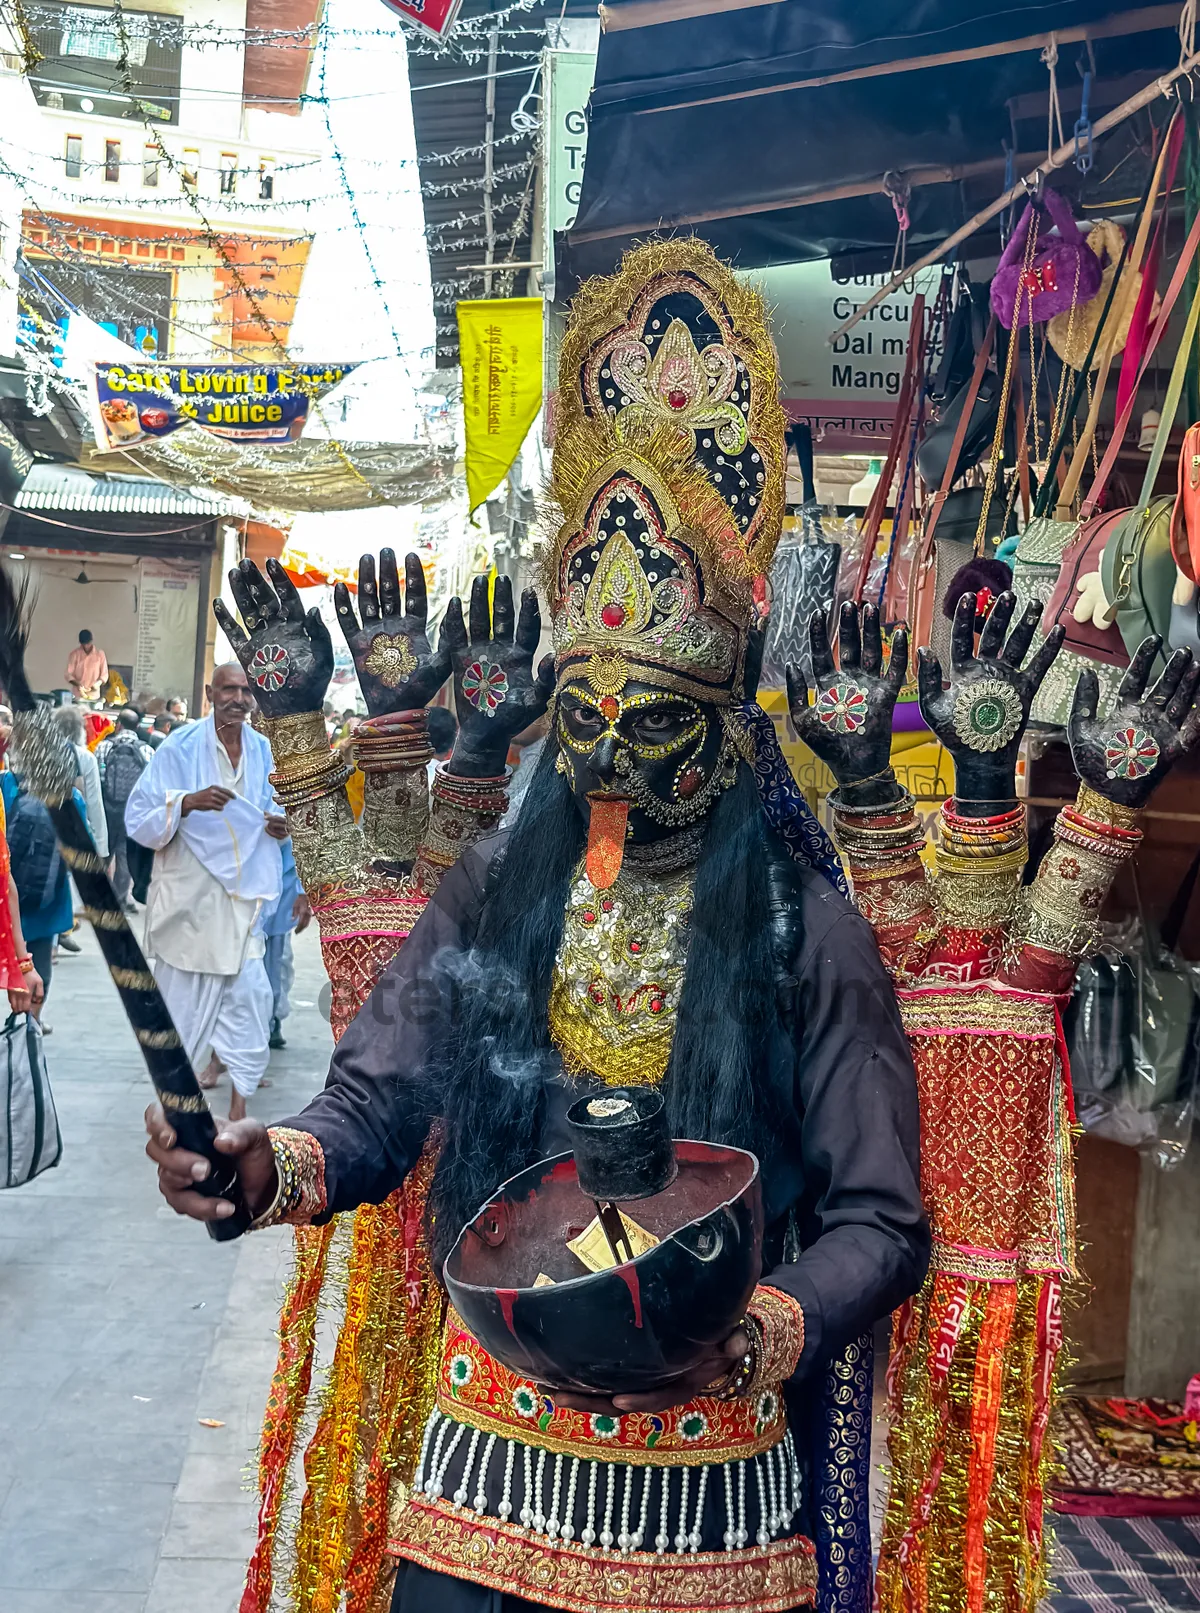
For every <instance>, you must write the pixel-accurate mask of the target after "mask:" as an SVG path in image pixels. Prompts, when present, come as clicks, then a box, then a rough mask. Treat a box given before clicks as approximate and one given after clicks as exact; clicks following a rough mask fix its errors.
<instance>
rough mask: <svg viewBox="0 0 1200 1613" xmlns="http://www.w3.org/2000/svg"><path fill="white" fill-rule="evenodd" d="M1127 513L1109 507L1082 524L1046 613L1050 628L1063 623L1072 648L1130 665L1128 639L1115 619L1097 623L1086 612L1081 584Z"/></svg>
mask: <svg viewBox="0 0 1200 1613" xmlns="http://www.w3.org/2000/svg"><path fill="white" fill-rule="evenodd" d="M1127 514H1128V511H1126V510H1109V511H1108V512H1107V514H1105V515H1097V516H1095V517H1093V519H1092V520H1090V521H1087V522H1085V523H1084V524H1083V525H1082V526H1080V528H1079V530H1078V532H1077V533H1076V534H1075V537H1074V538H1073V539H1072V540H1071V542H1070V543H1069V544H1068V545H1067V547H1066V549H1065V551H1064V553H1063V558H1062V570H1061V571H1060V572H1059V574H1058V581H1057V582H1056V583H1055V585H1054V592H1053V593H1052V594H1051V595H1050V598H1049V600H1048V601H1047V603H1046V609H1045V612H1044V613H1043V614H1044V620H1045V622H1046V630H1047V631H1049V629H1050V628H1052V627H1054V626H1055V625H1056V623H1061V624H1062V626H1063V628H1064V629H1065V630H1066V637H1065V639H1064V640H1063V643H1064V645H1065V646H1066V648H1067V649H1068V650H1074V651H1075V653H1076V654H1077V655H1086V656H1087V658H1088V660H1089V661H1102V662H1104V663H1105V664H1106V665H1108V666H1122V667H1124V666H1128V665H1129V652H1128V651H1127V650H1126V648H1125V640H1124V639H1123V638H1122V637H1121V634H1120V631H1119V630H1118V628H1117V625H1116V622H1115V620H1114V621H1112V622H1109V623H1107V624H1106V625H1105V626H1104V627H1097V626H1096V623H1095V621H1094V619H1093V613H1092V611H1091V610H1087V611H1086V612H1084V610H1083V603H1084V601H1083V597H1082V596H1081V593H1080V589H1079V584H1080V582H1082V580H1083V579H1084V578H1085V577H1087V576H1089V575H1092V574H1094V573H1097V572H1099V570H1100V558H1101V556H1102V555H1103V553H1104V545H1105V544H1106V543H1107V542H1108V540H1109V538H1110V537H1111V536H1112V533H1113V528H1114V527H1115V526H1119V525H1120V523H1121V521H1122V520H1124V518H1125V516H1126V515H1127ZM1077 609H1078V610H1079V611H1080V615H1078V616H1077V615H1076V610H1077ZM1081 617H1082V619H1081Z"/></svg>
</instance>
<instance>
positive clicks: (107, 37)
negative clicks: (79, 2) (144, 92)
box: [58, 6, 150, 67]
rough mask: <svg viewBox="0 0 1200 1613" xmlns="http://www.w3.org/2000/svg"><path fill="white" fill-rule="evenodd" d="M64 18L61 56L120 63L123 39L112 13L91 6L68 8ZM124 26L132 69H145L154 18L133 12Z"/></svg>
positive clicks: (62, 15)
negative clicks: (87, 57) (151, 21)
mask: <svg viewBox="0 0 1200 1613" xmlns="http://www.w3.org/2000/svg"><path fill="white" fill-rule="evenodd" d="M61 18H62V20H61V22H60V24H59V26H60V28H61V30H62V35H61V39H60V42H59V47H58V49H59V55H61V56H90V57H91V58H92V60H93V61H97V62H116V61H119V60H120V58H121V36H120V34H119V33H118V31H117V29H116V28H114V27H113V23H112V15H111V13H106V12H104V11H102V10H95V9H93V8H92V7H90V6H87V7H85V6H64V7H63V8H62V12H61ZM124 22H125V38H126V40H127V42H128V52H127V59H128V61H129V65H130V66H131V67H144V66H145V65H146V49H147V46H148V45H149V43H150V18H149V17H148V16H147V15H146V14H145V13H144V12H137V11H130V12H128V13H126V15H125V17H124Z"/></svg>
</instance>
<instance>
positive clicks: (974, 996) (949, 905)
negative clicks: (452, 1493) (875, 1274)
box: [788, 593, 1200, 1613]
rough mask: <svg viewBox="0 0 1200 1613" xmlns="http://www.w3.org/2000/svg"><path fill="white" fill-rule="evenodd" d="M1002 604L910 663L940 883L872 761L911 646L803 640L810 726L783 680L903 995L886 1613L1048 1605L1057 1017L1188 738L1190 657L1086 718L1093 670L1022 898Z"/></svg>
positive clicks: (818, 636) (883, 741)
mask: <svg viewBox="0 0 1200 1613" xmlns="http://www.w3.org/2000/svg"><path fill="white" fill-rule="evenodd" d="M1015 605H1016V601H1015V599H1014V596H1013V595H1012V594H1011V593H1007V594H1002V595H1000V597H999V598H998V600H997V601H996V603H995V604H994V606H993V608H992V610H991V612H990V614H989V616H988V618H987V621H986V623H985V625H984V627H983V631H982V634H981V636H980V638H979V644H978V650H977V651H976V647H975V631H974V629H975V615H976V599H975V596H974V594H967V595H964V596H963V598H962V599H961V600H960V601H959V603H958V607H957V611H956V614H955V617H954V626H953V640H952V668H951V670H952V676H951V678H950V680H949V682H948V683H947V682H946V681H945V680H944V679H943V675H942V668H941V666H940V664H939V663H938V661H937V660H936V658H934V656H933V655H932V654H931V652H930V651H929V650H927V649H922V650H921V652H920V664H919V670H918V680H917V681H918V693H919V696H920V702H921V711H922V715H923V716H924V718H925V721H926V722H927V723H928V724H929V727H930V728H931V729H932V730H933V732H934V734H935V735H936V736H937V738H938V739H939V740H940V742H941V743H942V744H943V745H944V746H945V747H946V749H947V750H948V751H949V752H950V754H951V756H952V757H953V759H954V766H955V794H954V796H953V797H952V798H951V799H950V800H949V801H947V802H946V804H945V806H944V807H943V809H942V812H941V819H940V836H939V846H938V852H937V877H936V879H930V877H929V876H928V874H927V872H926V868H925V864H924V863H923V861H922V859H921V852H922V849H923V847H924V844H925V834H924V829H923V826H922V824H921V822H920V820H919V819H918V818H917V816H916V813H915V810H914V804H913V799H912V797H911V796H910V795H909V794H908V793H907V792H906V791H905V790H904V789H903V788H902V787H901V786H900V785H899V784H898V783H897V782H896V779H895V776H894V774H893V772H892V769H891V767H890V765H889V760H888V758H889V754H890V747H891V735H892V709H893V706H894V705H895V700H896V692H897V690H898V689H899V687H900V684H901V683H902V681H903V677H904V672H905V668H906V663H907V642H906V635H905V634H904V633H903V632H898V633H896V634H895V635H893V638H892V641H891V654H890V659H889V660H888V662H887V663H886V665H885V662H884V656H883V650H882V645H881V641H880V629H879V617H878V613H877V612H876V611H875V610H873V609H872V608H869V607H868V608H866V609H864V610H863V612H862V619H861V625H860V620H859V616H858V613H857V612H856V610H855V608H854V606H853V605H846V606H843V608H842V615H841V622H840V657H839V660H840V665H839V666H838V667H837V668H835V667H834V664H833V658H832V656H831V654H830V647H829V642H828V639H827V636H826V632H825V625H824V622H823V621H822V620H819V619H814V621H813V622H812V624H811V648H812V655H813V667H814V674H815V681H816V689H815V691H814V693H815V696H816V698H815V701H814V703H813V704H811V705H810V704H809V700H808V691H807V689H806V688H805V685H804V682H803V679H802V677H801V676H800V674H798V673H797V672H796V671H795V670H794V669H789V674H788V678H789V693H790V705H791V715H792V721H793V723H794V724H795V725H796V728H797V730H798V732H799V734H800V736H801V738H802V739H804V740H805V742H806V743H807V744H808V745H809V746H810V747H811V748H812V749H813V750H814V751H815V752H816V753H817V755H818V756H819V757H820V758H821V759H822V760H823V761H824V762H825V763H826V764H827V766H829V767H830V769H831V770H832V771H833V773H834V775H835V776H836V778H837V780H838V788H837V790H836V791H835V792H834V794H833V795H832V796H831V797H830V800H831V804H832V806H833V808H834V824H835V833H836V836H837V839H838V842H839V844H840V845H841V847H842V850H843V851H844V853H845V855H846V858H847V861H848V862H849V865H850V868H851V872H852V875H853V880H854V891H855V897H856V900H857V902H858V906H859V909H860V911H861V912H862V913H863V915H864V916H865V917H866V918H867V919H868V920H869V922H870V923H871V925H872V927H873V928H874V930H875V935H876V938H877V940H878V942H879V947H880V951H881V952H882V954H883V956H884V958H885V959H886V960H887V963H888V966H889V968H890V969H891V971H892V974H893V977H894V979H895V981H896V985H897V988H898V990H897V996H898V998H899V1001H900V1012H901V1015H902V1017H903V1020H904V1024H905V1028H906V1029H907V1031H908V1034H909V1037H910V1039H911V1043H912V1049H913V1056H914V1059H915V1062H916V1069H917V1080H918V1085H919V1089H920V1097H921V1182H922V1192H923V1195H924V1199H925V1204H926V1208H927V1210H928V1212H929V1217H930V1222H931V1225H932V1233H933V1253H932V1260H931V1263H930V1270H929V1275H928V1277H927V1278H926V1280H925V1283H924V1286H923V1287H922V1289H921V1292H920V1293H919V1294H918V1295H917V1296H916V1298H915V1299H913V1300H911V1301H909V1302H908V1303H907V1304H905V1305H904V1306H903V1307H902V1308H901V1309H900V1311H899V1312H898V1314H897V1316H896V1319H895V1323H894V1329H893V1351H892V1361H891V1367H890V1371H889V1385H890V1390H891V1407H890V1411H891V1433H890V1438H889V1449H890V1454H891V1459H892V1468H891V1479H890V1495H889V1501H888V1507H887V1513H886V1519H885V1528H884V1539H883V1546H882V1551H881V1554H880V1561H879V1569H878V1576H877V1587H876V1596H877V1605H878V1607H879V1608H880V1609H881V1610H882V1613H926V1610H936V1613H984V1610H985V1609H987V1610H988V1613H993V1610H997V1613H998V1610H1001V1609H1002V1610H1004V1613H1033V1610H1034V1609H1035V1608H1036V1607H1037V1606H1038V1604H1039V1603H1040V1602H1041V1600H1042V1598H1043V1596H1044V1595H1045V1593H1046V1588H1047V1586H1046V1535H1045V1528H1044V1523H1043V1514H1044V1509H1045V1489H1046V1483H1047V1479H1048V1475H1049V1472H1050V1469H1051V1466H1052V1464H1053V1455H1052V1449H1051V1443H1050V1440H1049V1438H1048V1436H1047V1427H1048V1423H1049V1418H1050V1414H1051V1410H1052V1405H1053V1398H1054V1390H1055V1370H1056V1366H1057V1363H1058V1359H1059V1354H1060V1350H1061V1346H1062V1322H1061V1298H1062V1289H1063V1284H1064V1283H1065V1282H1068V1281H1070V1280H1071V1279H1073V1278H1075V1277H1076V1276H1077V1275H1078V1272H1077V1266H1076V1254H1077V1251H1076V1238H1075V1214H1074V1181H1073V1169H1072V1139H1071V1128H1072V1125H1073V1123H1074V1111H1073V1108H1072V1103H1071V1091H1070V1074H1069V1071H1068V1069H1067V1064H1066V1049H1065V1045H1064V1041H1063V1035H1062V1025H1061V1020H1060V1010H1061V1008H1062V1006H1063V1005H1064V1004H1065V1002H1066V1001H1067V999H1068V998H1069V996H1070V993H1071V989H1072V986H1073V983H1074V978H1075V969H1076V965H1077V962H1078V960H1079V959H1080V958H1081V957H1082V956H1083V955H1084V953H1085V952H1086V951H1088V950H1089V949H1091V948H1092V947H1093V946H1094V944H1095V943H1096V940H1097V933H1098V932H1097V923H1096V921H1097V919H1098V917H1099V913H1100V909H1101V907H1102V906H1103V903H1104V900H1105V897H1106V895H1107V893H1108V889H1109V886H1110V884H1111V882H1112V879H1113V877H1114V876H1115V874H1116V872H1117V870H1118V869H1119V868H1120V866H1121V865H1122V863H1123V862H1125V861H1126V860H1127V859H1128V858H1130V857H1131V856H1132V855H1133V854H1134V852H1135V851H1136V849H1137V846H1138V843H1139V841H1140V840H1141V831H1140V830H1139V829H1138V827H1137V818H1138V814H1137V808H1139V807H1141V806H1144V805H1145V802H1146V800H1147V799H1148V797H1149V796H1150V793H1151V792H1152V790H1153V789H1154V788H1155V786H1156V785H1157V784H1158V783H1159V781H1160V780H1161V779H1162V777H1163V775H1164V774H1165V773H1166V772H1167V770H1168V769H1169V768H1170V767H1171V765H1172V763H1173V762H1174V761H1175V760H1176V759H1177V758H1178V757H1179V756H1180V755H1181V754H1182V753H1183V752H1184V751H1185V750H1187V749H1190V748H1191V747H1192V746H1193V745H1194V744H1195V743H1196V740H1197V738H1198V737H1200V713H1197V711H1196V710H1195V705H1194V703H1195V699H1196V695H1197V690H1198V688H1200V667H1197V666H1194V665H1193V663H1192V657H1191V654H1190V652H1189V651H1187V650H1180V651H1177V652H1176V653H1175V654H1174V655H1173V656H1171V658H1170V660H1169V661H1168V662H1166V665H1165V670H1164V671H1163V673H1162V676H1161V677H1160V678H1159V680H1158V682H1157V683H1156V684H1155V686H1154V688H1153V689H1152V690H1151V691H1150V692H1149V693H1147V692H1146V686H1147V683H1148V680H1149V675H1150V670H1151V667H1152V666H1153V664H1154V662H1155V660H1156V658H1157V657H1158V656H1159V652H1160V649H1161V641H1160V640H1158V639H1149V640H1147V641H1146V643H1145V644H1143V645H1142V647H1141V648H1140V649H1139V651H1138V652H1137V654H1136V655H1135V656H1134V657H1133V660H1132V662H1131V664H1130V668H1129V671H1128V673H1127V674H1126V676H1125V679H1124V681H1123V683H1122V684H1121V686H1120V689H1119V691H1118V694H1117V696H1116V700H1115V703H1114V704H1113V707H1112V709H1111V710H1109V711H1107V712H1105V713H1103V714H1101V715H1098V713H1097V704H1098V694H1099V690H1098V684H1097V680H1096V676H1095V674H1094V673H1093V672H1090V671H1085V672H1084V673H1083V674H1082V675H1081V676H1080V678H1079V683H1078V687H1077V689H1076V693H1075V702H1074V709H1073V711H1072V714H1071V720H1070V725H1069V730H1068V738H1069V740H1070V746H1071V756H1072V760H1073V762H1074V766H1075V770H1076V772H1077V773H1078V775H1079V777H1080V779H1081V781H1082V782H1081V784H1080V788H1079V795H1078V798H1077V800H1076V802H1075V804H1074V805H1073V806H1068V807H1064V808H1063V809H1062V811H1061V812H1060V813H1059V815H1058V819H1057V822H1056V825H1055V830H1054V844H1053V847H1052V849H1050V850H1049V851H1048V852H1047V854H1046V856H1045V857H1044V859H1043V860H1042V863H1041V865H1040V867H1039V868H1038V870H1037V874H1036V877H1035V878H1034V880H1033V882H1032V884H1030V885H1028V886H1025V885H1024V884H1023V875H1024V870H1025V864H1026V858H1027V851H1028V846H1027V839H1026V820H1025V807H1024V806H1023V805H1022V804H1021V802H1020V801H1018V799H1017V796H1016V784H1015V772H1016V762H1017V752H1018V749H1019V746H1020V743H1021V737H1022V735H1023V734H1024V731H1025V725H1026V722H1027V721H1028V718H1029V710H1030V705H1031V703H1032V701H1033V698H1034V696H1035V694H1036V693H1037V689H1038V686H1039V685H1040V683H1041V681H1042V679H1043V678H1044V677H1045V675H1046V672H1047V671H1048V669H1049V667H1050V665H1051V663H1052V662H1053V660H1054V657H1055V656H1056V655H1057V653H1058V649H1059V646H1060V644H1061V642H1062V633H1063V630H1062V628H1061V627H1056V628H1055V629H1053V631H1052V632H1051V633H1050V634H1048V635H1047V637H1046V639H1045V641H1044V642H1043V643H1042V645H1041V646H1040V647H1039V648H1038V650H1037V651H1036V653H1035V654H1034V655H1033V656H1032V657H1031V658H1030V660H1029V664H1028V666H1024V665H1023V663H1024V662H1025V660H1026V657H1027V655H1028V652H1029V649H1030V645H1031V642H1032V641H1033V637H1034V633H1035V630H1036V628H1037V624H1038V619H1039V616H1040V613H1041V606H1040V605H1038V604H1033V605H1030V606H1029V607H1028V608H1027V609H1026V610H1025V612H1024V613H1023V614H1022V615H1021V617H1020V619H1019V620H1018V622H1017V624H1016V626H1015V627H1013V628H1012V631H1011V633H1009V632H1008V629H1009V626H1010V624H1011V622H1012V619H1013V615H1014V611H1015ZM1006 634H1007V635H1008V636H1007V642H1006Z"/></svg>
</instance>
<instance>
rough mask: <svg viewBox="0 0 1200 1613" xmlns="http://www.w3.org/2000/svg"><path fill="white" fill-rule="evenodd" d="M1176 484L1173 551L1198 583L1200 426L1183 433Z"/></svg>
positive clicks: (1172, 534)
mask: <svg viewBox="0 0 1200 1613" xmlns="http://www.w3.org/2000/svg"><path fill="white" fill-rule="evenodd" d="M1177 487H1178V491H1177V492H1176V495H1175V508H1174V509H1173V510H1172V511H1171V553H1172V555H1173V556H1174V557H1175V564H1176V565H1177V566H1178V567H1179V569H1180V571H1182V572H1183V574H1184V576H1185V577H1186V578H1187V579H1188V580H1189V581H1190V582H1195V581H1196V579H1197V566H1198V565H1200V425H1195V426H1189V427H1188V428H1187V430H1186V431H1185V432H1184V434H1183V448H1182V449H1181V450H1180V454H1179V479H1178V483H1177Z"/></svg>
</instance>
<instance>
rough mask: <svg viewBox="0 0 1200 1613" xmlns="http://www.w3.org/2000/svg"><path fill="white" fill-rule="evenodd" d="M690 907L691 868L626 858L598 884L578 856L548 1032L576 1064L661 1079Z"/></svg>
mask: <svg viewBox="0 0 1200 1613" xmlns="http://www.w3.org/2000/svg"><path fill="white" fill-rule="evenodd" d="M691 910H692V871H691V870H690V869H683V870H681V871H680V872H678V873H675V874H667V875H662V876H659V877H651V876H648V875H646V874H644V873H640V872H639V871H638V870H637V868H636V867H635V866H633V865H630V864H628V863H627V864H625V865H624V866H623V867H622V869H621V872H620V874H619V875H618V877H617V881H616V884H615V885H613V886H612V887H611V888H610V889H608V890H603V891H597V890H595V889H594V888H593V886H592V882H591V880H590V879H589V878H588V876H587V869H586V862H585V861H584V862H581V863H580V864H579V866H578V867H577V868H576V871H575V877H574V879H573V881H572V884H571V890H570V894H569V895H568V897H567V914H566V920H565V923H564V925H563V938H562V942H561V944H560V946H559V952H558V957H557V959H556V960H555V965H554V975H553V979H552V981H551V986H550V1010H549V1022H550V1037H551V1040H552V1041H553V1043H554V1045H555V1046H556V1047H557V1048H558V1050H559V1052H560V1053H561V1054H562V1056H563V1062H564V1063H565V1065H566V1067H567V1069H568V1071H569V1072H571V1073H572V1074H576V1075H579V1074H583V1073H585V1072H591V1073H592V1074H595V1075H598V1076H599V1077H600V1078H601V1080H603V1081H606V1082H607V1083H608V1084H609V1085H611V1086H622V1085H624V1084H625V1083H627V1082H630V1081H636V1082H639V1083H643V1084H650V1085H654V1084H657V1083H658V1082H659V1081H661V1080H662V1078H663V1076H664V1075H665V1074H666V1069H667V1062H668V1060H669V1059H670V1056H671V1041H672V1038H673V1036H674V1031H675V1013H676V1010H677V1009H678V1007H679V997H680V993H681V992H682V990H683V973H684V964H685V961H686V958H687V924H688V919H689V917H690V915H691Z"/></svg>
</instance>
